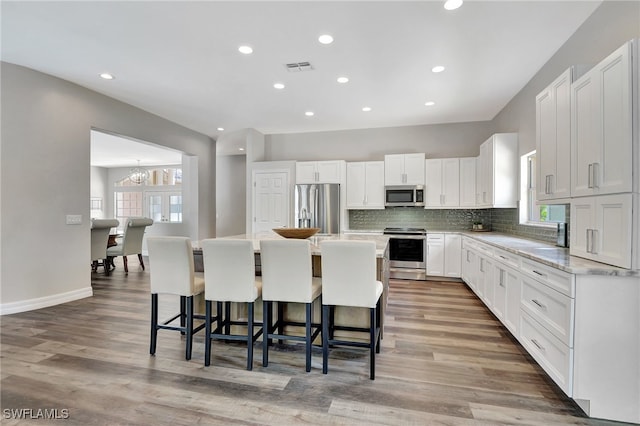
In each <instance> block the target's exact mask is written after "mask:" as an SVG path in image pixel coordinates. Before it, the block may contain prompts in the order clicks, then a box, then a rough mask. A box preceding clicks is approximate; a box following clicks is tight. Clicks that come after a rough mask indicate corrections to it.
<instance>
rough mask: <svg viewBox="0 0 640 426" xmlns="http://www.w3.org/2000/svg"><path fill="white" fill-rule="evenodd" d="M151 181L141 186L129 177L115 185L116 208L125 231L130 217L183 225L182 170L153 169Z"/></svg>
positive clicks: (116, 214) (116, 213)
mask: <svg viewBox="0 0 640 426" xmlns="http://www.w3.org/2000/svg"><path fill="white" fill-rule="evenodd" d="M149 175H150V176H149V179H148V180H147V181H145V182H143V183H141V184H138V183H136V182H133V181H132V180H131V179H129V177H128V176H127V177H124V178H123V179H121V180H119V181H117V182H116V183H115V186H116V191H115V192H114V197H115V198H114V199H115V203H114V207H115V216H116V219H118V220H119V221H120V227H119V228H122V227H123V226H124V224H125V223H126V221H127V218H129V217H140V216H146V217H150V218H151V219H153V220H154V222H165V223H180V222H182V191H181V187H182V169H180V168H166V167H165V168H155V169H149Z"/></svg>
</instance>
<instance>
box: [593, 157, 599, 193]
mask: <svg viewBox="0 0 640 426" xmlns="http://www.w3.org/2000/svg"><path fill="white" fill-rule="evenodd" d="M599 171H600V163H593V167H591V172H592V173H593V176H592V177H591V187H592V188H599V186H598V175H599Z"/></svg>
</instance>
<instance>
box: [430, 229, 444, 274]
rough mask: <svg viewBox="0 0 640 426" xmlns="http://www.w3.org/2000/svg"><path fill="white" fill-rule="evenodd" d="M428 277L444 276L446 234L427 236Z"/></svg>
mask: <svg viewBox="0 0 640 426" xmlns="http://www.w3.org/2000/svg"><path fill="white" fill-rule="evenodd" d="M427 275H431V276H436V277H442V276H444V234H427Z"/></svg>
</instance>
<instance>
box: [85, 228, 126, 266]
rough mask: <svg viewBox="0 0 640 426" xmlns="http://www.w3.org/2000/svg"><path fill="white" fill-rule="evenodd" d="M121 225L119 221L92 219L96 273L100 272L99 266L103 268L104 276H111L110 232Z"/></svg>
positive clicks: (92, 257)
mask: <svg viewBox="0 0 640 426" xmlns="http://www.w3.org/2000/svg"><path fill="white" fill-rule="evenodd" d="M119 224H120V222H119V221H118V220H117V219H91V262H92V269H93V271H94V272H95V271H97V270H98V266H102V267H103V268H104V274H105V275H109V271H110V265H109V261H108V260H107V244H108V241H109V231H110V230H111V228H114V227H116V226H118V225H119Z"/></svg>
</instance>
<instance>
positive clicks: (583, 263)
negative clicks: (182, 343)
mask: <svg viewBox="0 0 640 426" xmlns="http://www.w3.org/2000/svg"><path fill="white" fill-rule="evenodd" d="M434 232H437V233H454V234H460V235H464V236H467V237H470V238H473V239H475V240H477V241H480V242H483V243H486V244H489V245H492V246H494V247H497V248H499V249H502V250H506V251H508V252H511V253H514V254H517V255H519V256H522V257H525V258H528V259H531V260H535V261H536V262H540V263H542V264H545V265H548V266H551V267H553V268H557V269H560V270H562V271H565V272H569V273H572V274H577V275H614V276H627V277H640V270H632V269H624V268H618V267H615V266H611V265H607V264H604V263H599V262H594V261H591V260H588V259H583V258H581V257H576V256H570V255H569V249H568V248H564V247H558V246H555V245H552V244H548V243H545V242H543V241H538V240H530V239H527V238H522V237H517V236H513V235H508V234H501V233H499V232H470V231H467V232H464V231H462V232H461V231H434ZM222 238H230V239H243V240H252V241H253V246H254V249H255V251H256V253H259V252H260V240H268V239H272V240H273V239H282V238H283V237H281V236H280V235H278V234H276V233H275V232H273V231H265V232H260V233H256V234H240V235H233V236H229V237H222ZM308 240H309V241H310V242H311V254H314V255H319V254H320V242H321V241H327V240H351V241H353V240H361V241H362V240H365V241H374V242H375V243H376V255H377V257H383V256H384V252H385V250H386V248H387V243H388V241H389V236H388V235H382V231H377V230H364V231H346V232H345V233H341V234H331V235H315V236H313V237H310V238H308ZM193 245H194V248H195V249H196V250H197V249H198V247H199V245H198V243H197V242H196V243H194V244H193Z"/></svg>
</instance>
